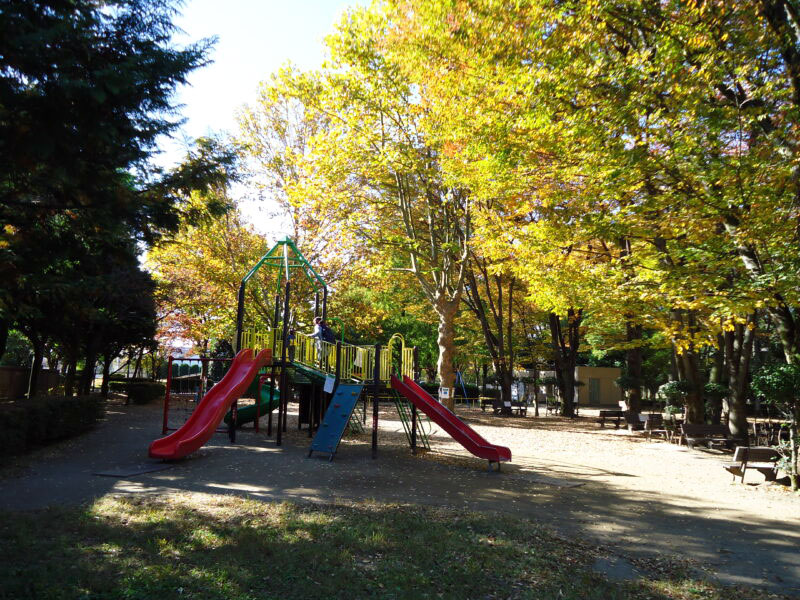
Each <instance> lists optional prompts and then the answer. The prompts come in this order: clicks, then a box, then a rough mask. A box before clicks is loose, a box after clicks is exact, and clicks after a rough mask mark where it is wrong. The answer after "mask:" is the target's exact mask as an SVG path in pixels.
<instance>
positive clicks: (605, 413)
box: [600, 410, 622, 419]
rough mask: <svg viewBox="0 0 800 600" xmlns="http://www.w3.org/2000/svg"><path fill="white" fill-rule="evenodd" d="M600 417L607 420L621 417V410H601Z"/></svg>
mask: <svg viewBox="0 0 800 600" xmlns="http://www.w3.org/2000/svg"><path fill="white" fill-rule="evenodd" d="M600 416H601V417H605V418H606V419H608V418H609V417H612V418H613V417H621V416H622V411H621V410H601V411H600Z"/></svg>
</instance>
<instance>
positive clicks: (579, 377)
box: [539, 366, 625, 408]
mask: <svg viewBox="0 0 800 600" xmlns="http://www.w3.org/2000/svg"><path fill="white" fill-rule="evenodd" d="M621 374H622V370H621V369H620V368H619V367H584V366H578V367H575V381H580V382H581V383H583V385H576V386H575V400H576V401H577V402H578V405H579V406H608V407H613V408H619V403H620V401H622V400H624V399H625V394H624V392H623V391H622V389H621V388H620V387H619V386H618V385H617V383H616V380H617V378H619V376H620V375H621ZM539 377H540V378H541V379H545V378H547V377H555V372H554V371H542V372H540V373H539ZM543 387H545V386H543ZM546 387H547V389H546V390H544V392H545V394H546V395H548V396H555V395H556V391H555V390H554V389H552V388H554V387H555V386H551V385H548V386H546Z"/></svg>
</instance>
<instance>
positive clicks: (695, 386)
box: [678, 349, 706, 424]
mask: <svg viewBox="0 0 800 600" xmlns="http://www.w3.org/2000/svg"><path fill="white" fill-rule="evenodd" d="M678 367H679V369H680V371H681V374H682V375H683V378H684V380H685V381H686V382H687V383H688V384H689V391H688V392H687V393H686V422H687V423H688V424H702V423H705V420H706V410H705V404H704V402H703V378H702V374H701V372H700V361H699V360H698V357H697V353H696V352H695V351H694V349H688V350H685V351H684V352H683V353H681V354H679V355H678Z"/></svg>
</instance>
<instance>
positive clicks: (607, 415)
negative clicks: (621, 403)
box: [597, 410, 625, 429]
mask: <svg viewBox="0 0 800 600" xmlns="http://www.w3.org/2000/svg"><path fill="white" fill-rule="evenodd" d="M624 416H625V413H624V412H623V411H621V410H601V411H600V416H599V418H598V419H597V422H598V423H600V427H601V428H603V427H605V426H606V420H609V421H610V420H612V419H613V420H614V429H619V424H620V421H622V419H623V418H624Z"/></svg>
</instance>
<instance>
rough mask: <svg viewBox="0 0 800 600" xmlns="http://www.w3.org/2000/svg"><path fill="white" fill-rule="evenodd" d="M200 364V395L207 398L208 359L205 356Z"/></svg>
mask: <svg viewBox="0 0 800 600" xmlns="http://www.w3.org/2000/svg"><path fill="white" fill-rule="evenodd" d="M200 364H201V365H202V366H201V368H200V394H201V396H205V395H206V391H207V390H208V359H207V358H206V357H205V356H203V357H202V358H201V359H200Z"/></svg>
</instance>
